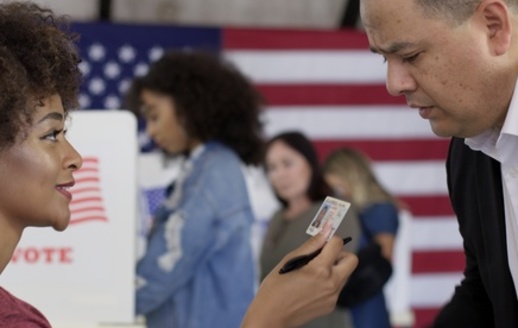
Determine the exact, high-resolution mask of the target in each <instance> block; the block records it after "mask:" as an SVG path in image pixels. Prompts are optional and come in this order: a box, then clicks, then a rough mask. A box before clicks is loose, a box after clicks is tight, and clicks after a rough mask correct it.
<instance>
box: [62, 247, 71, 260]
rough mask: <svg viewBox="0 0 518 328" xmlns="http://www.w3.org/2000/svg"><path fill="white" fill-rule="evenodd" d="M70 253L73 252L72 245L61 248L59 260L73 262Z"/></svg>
mask: <svg viewBox="0 0 518 328" xmlns="http://www.w3.org/2000/svg"><path fill="white" fill-rule="evenodd" d="M70 253H72V248H71V247H65V248H61V249H60V250H59V254H60V257H59V262H61V263H72V258H70Z"/></svg>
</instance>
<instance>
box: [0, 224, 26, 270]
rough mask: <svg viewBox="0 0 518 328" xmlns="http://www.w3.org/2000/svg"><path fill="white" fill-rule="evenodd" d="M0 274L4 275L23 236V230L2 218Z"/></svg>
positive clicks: (0, 226) (0, 227)
mask: <svg viewBox="0 0 518 328" xmlns="http://www.w3.org/2000/svg"><path fill="white" fill-rule="evenodd" d="M0 231H1V234H2V237H1V238H0V273H2V272H3V271H4V269H5V267H6V266H7V264H8V263H9V261H10V260H11V257H12V256H13V252H14V249H15V248H16V245H18V242H19V241H20V238H21V236H22V231H23V229H18V228H16V227H14V226H13V225H12V224H10V223H9V221H8V220H6V219H5V218H3V217H1V216H0Z"/></svg>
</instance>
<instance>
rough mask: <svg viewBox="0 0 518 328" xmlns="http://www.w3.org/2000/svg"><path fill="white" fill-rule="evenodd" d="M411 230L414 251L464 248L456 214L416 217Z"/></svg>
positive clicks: (411, 243)
mask: <svg viewBox="0 0 518 328" xmlns="http://www.w3.org/2000/svg"><path fill="white" fill-rule="evenodd" d="M410 230H411V231H412V233H411V234H410V245H411V248H412V250H413V251H448V250H461V249H462V237H461V236H460V233H459V225H458V223H457V219H456V218H455V217H454V216H451V217H426V218H425V217H419V218H414V220H412V223H411V227H410Z"/></svg>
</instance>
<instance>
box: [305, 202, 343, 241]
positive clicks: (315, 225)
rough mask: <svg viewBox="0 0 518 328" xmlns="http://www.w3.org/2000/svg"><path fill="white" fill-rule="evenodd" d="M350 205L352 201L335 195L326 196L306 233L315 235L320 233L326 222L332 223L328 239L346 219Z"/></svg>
mask: <svg viewBox="0 0 518 328" xmlns="http://www.w3.org/2000/svg"><path fill="white" fill-rule="evenodd" d="M349 207H351V203H349V202H346V201H344V200H341V199H338V198H334V197H329V196H328V197H326V199H324V201H323V202H322V205H321V206H320V208H319V209H318V211H317V214H315V217H314V218H313V220H312V221H311V223H310V224H309V227H308V229H307V230H306V233H307V234H309V235H311V236H314V235H316V234H317V233H319V232H320V231H321V230H322V228H323V227H324V226H325V225H326V224H330V225H331V233H330V234H329V236H328V238H327V239H328V240H329V239H331V237H333V235H334V234H335V231H336V229H338V226H340V223H341V222H342V220H343V219H344V217H345V214H346V213H347V211H348V210H349ZM328 221H329V222H328Z"/></svg>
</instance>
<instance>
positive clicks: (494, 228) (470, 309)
mask: <svg viewBox="0 0 518 328" xmlns="http://www.w3.org/2000/svg"><path fill="white" fill-rule="evenodd" d="M446 167H447V173H448V189H449V192H450V199H451V202H452V205H453V209H454V210H455V214H456V215H457V219H458V221H459V228H460V233H461V235H462V237H463V240H464V251H465V253H466V269H465V271H464V279H463V280H462V282H461V284H460V286H458V287H457V288H456V289H455V294H454V295H453V298H452V299H451V301H450V302H449V303H448V304H447V305H446V306H445V307H444V308H443V310H442V311H441V313H440V314H439V316H438V317H437V319H436V321H435V325H434V326H435V327H441V328H442V327H448V328H449V327H452V328H453V327H455V328H463V327H469V328H473V327H481V328H482V327H483V328H487V327H498V328H507V327H509V328H517V327H518V301H517V299H516V292H515V288H514V284H513V280H512V278H511V273H510V271H509V266H508V263H507V245H506V235H505V216H504V202H503V191H502V180H501V171H500V164H499V162H497V161H495V160H493V159H492V158H490V157H488V156H486V155H485V154H483V153H482V152H480V151H473V150H471V149H470V148H469V147H468V146H466V145H465V144H464V139H458V138H453V139H452V141H451V143H450V150H449V154H448V161H447V165H446ZM438 233H440V232H438Z"/></svg>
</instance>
